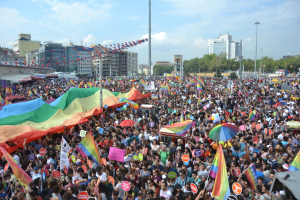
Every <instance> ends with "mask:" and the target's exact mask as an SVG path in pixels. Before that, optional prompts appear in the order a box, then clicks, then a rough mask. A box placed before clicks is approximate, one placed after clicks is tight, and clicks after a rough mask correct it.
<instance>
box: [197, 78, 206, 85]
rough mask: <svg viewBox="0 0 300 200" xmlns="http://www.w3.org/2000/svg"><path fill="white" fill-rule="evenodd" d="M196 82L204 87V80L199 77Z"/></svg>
mask: <svg viewBox="0 0 300 200" xmlns="http://www.w3.org/2000/svg"><path fill="white" fill-rule="evenodd" d="M196 81H197V82H198V83H199V84H200V85H204V81H203V80H202V78H200V77H198V78H197V79H196Z"/></svg>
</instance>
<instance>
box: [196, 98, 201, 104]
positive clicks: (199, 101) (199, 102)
mask: <svg viewBox="0 0 300 200" xmlns="http://www.w3.org/2000/svg"><path fill="white" fill-rule="evenodd" d="M201 103H202V101H201V98H200V97H199V98H198V102H197V105H200V104H201Z"/></svg>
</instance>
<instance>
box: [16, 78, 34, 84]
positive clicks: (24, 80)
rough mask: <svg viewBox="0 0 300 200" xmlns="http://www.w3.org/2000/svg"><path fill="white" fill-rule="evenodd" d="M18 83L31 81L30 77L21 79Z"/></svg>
mask: <svg viewBox="0 0 300 200" xmlns="http://www.w3.org/2000/svg"><path fill="white" fill-rule="evenodd" d="M19 81H20V82H22V83H24V82H29V81H32V79H31V78H30V77H26V78H23V79H21V80H19Z"/></svg>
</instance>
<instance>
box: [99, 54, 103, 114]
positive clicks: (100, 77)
mask: <svg viewBox="0 0 300 200" xmlns="http://www.w3.org/2000/svg"><path fill="white" fill-rule="evenodd" d="M99 82H100V84H99V87H100V109H103V105H102V104H103V103H102V102H103V101H102V67H101V59H100V58H99Z"/></svg>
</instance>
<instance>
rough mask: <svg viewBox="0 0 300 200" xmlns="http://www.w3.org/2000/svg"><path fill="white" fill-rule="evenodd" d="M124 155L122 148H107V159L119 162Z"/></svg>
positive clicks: (122, 160)
mask: <svg viewBox="0 0 300 200" xmlns="http://www.w3.org/2000/svg"><path fill="white" fill-rule="evenodd" d="M124 157H125V150H124V149H118V148H114V147H110V148H109V155H108V159H110V160H115V161H119V162H124Z"/></svg>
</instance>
